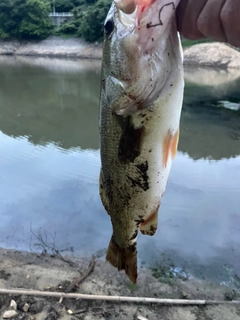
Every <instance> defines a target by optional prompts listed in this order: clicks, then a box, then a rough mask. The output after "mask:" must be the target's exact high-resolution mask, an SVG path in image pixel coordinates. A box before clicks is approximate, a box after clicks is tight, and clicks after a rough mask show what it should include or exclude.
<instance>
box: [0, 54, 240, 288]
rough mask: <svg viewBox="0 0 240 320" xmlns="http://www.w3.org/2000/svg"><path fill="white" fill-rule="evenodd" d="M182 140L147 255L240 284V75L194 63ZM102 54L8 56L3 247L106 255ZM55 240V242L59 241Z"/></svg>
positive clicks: (1, 69)
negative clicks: (92, 57) (89, 57)
mask: <svg viewBox="0 0 240 320" xmlns="http://www.w3.org/2000/svg"><path fill="white" fill-rule="evenodd" d="M185 80H186V89H185V97H184V106H183V112H182V118H181V130H180V143H179V150H178V153H177V157H176V159H175V161H174V163H173V167H172V171H171V174H170V178H169V182H168V186H167V190H166V193H165V196H164V198H163V201H162V205H161V208H160V211H159V228H158V231H157V233H156V235H155V236H154V237H147V236H143V235H140V236H139V239H138V252H139V255H138V256H139V264H140V265H142V266H147V267H155V266H158V265H160V264H166V265H167V264H168V265H169V266H172V270H173V271H174V272H176V273H178V272H180V273H181V272H182V273H188V274H190V275H194V276H198V277H204V278H206V279H208V278H209V279H211V280H217V281H220V282H221V283H228V282H233V281H234V282H235V283H236V286H237V287H239V288H240V278H239V276H240V259H239V256H240V246H239V243H240V110H239V109H240V90H239V88H240V77H239V73H238V72H237V71H236V72H234V71H231V72H227V71H224V70H222V71H216V70H211V69H196V68H195V69H186V70H185ZM99 85H100V62H99V61H74V60H60V59H47V58H26V57H18V58H14V57H0V217H1V222H0V246H1V247H5V248H15V249H18V250H31V251H42V250H43V245H42V241H44V242H46V243H47V244H48V245H49V246H50V247H53V246H54V247H55V248H58V249H59V250H63V251H66V252H74V254H76V255H79V256H91V255H92V254H93V253H94V254H96V255H97V256H99V257H104V254H105V251H106V248H107V245H108V242H109V239H110V236H111V232H112V231H111V230H112V229H111V223H110V220H109V216H108V215H107V214H106V212H105V211H104V209H103V207H102V204H101V201H100V198H99V193H98V177H99V168H100V159H99V138H98V102H99ZM49 251H51V249H49Z"/></svg>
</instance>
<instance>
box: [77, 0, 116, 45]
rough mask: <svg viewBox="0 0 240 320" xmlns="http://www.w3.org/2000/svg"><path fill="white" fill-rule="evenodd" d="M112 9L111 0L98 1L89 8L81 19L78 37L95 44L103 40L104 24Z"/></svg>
mask: <svg viewBox="0 0 240 320" xmlns="http://www.w3.org/2000/svg"><path fill="white" fill-rule="evenodd" d="M109 7H110V0H98V1H97V2H96V3H95V4H93V5H91V6H88V7H87V9H86V10H85V11H84V12H83V14H82V15H81V17H80V27H79V29H78V35H79V36H80V37H83V38H84V39H85V40H86V41H89V42H94V41H98V40H102V39H103V24H104V20H105V18H106V15H107V13H108V10H109Z"/></svg>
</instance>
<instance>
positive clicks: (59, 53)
mask: <svg viewBox="0 0 240 320" xmlns="http://www.w3.org/2000/svg"><path fill="white" fill-rule="evenodd" d="M0 55H16V56H35V57H37V56H39V57H59V58H75V59H101V58H102V44H98V43H96V44H92V43H87V42H86V41H84V40H83V39H77V38H72V39H63V38H60V37H49V38H47V39H45V40H42V41H31V42H26V41H25V42H19V41H3V40H0Z"/></svg>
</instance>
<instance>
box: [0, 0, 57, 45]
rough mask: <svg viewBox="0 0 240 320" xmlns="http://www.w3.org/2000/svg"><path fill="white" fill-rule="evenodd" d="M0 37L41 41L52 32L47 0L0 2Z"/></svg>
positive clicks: (8, 0) (2, 0)
mask: <svg viewBox="0 0 240 320" xmlns="http://www.w3.org/2000/svg"><path fill="white" fill-rule="evenodd" d="M0 1H1V2H0V37H1V38H22V39H41V38H44V37H47V36H48V35H49V34H50V33H51V30H52V25H51V20H50V17H49V12H50V5H49V3H48V1H47V0H0Z"/></svg>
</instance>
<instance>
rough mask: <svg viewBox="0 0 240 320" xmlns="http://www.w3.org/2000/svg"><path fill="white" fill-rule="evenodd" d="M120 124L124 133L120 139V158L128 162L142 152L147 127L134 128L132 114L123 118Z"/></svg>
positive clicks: (123, 161)
mask: <svg viewBox="0 0 240 320" xmlns="http://www.w3.org/2000/svg"><path fill="white" fill-rule="evenodd" d="M123 121H124V123H123ZM120 126H121V127H122V135H121V138H120V141H119V147H118V159H119V161H120V162H121V163H123V164H128V163H130V162H133V161H134V160H135V159H136V158H137V157H138V156H139V155H140V153H141V148H142V143H143V137H144V133H145V127H143V126H142V127H139V128H134V125H133V124H132V117H131V116H129V117H127V118H122V121H121V123H120Z"/></svg>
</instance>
